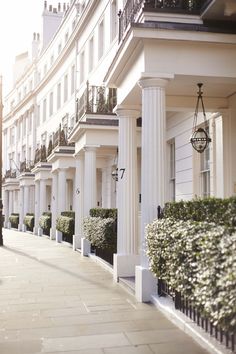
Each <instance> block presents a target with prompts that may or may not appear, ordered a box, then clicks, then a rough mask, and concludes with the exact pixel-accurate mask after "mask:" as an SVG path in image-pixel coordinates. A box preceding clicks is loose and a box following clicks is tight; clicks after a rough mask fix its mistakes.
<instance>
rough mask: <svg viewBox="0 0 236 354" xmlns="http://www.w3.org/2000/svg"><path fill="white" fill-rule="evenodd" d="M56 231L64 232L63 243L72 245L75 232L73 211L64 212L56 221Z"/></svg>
mask: <svg viewBox="0 0 236 354" xmlns="http://www.w3.org/2000/svg"><path fill="white" fill-rule="evenodd" d="M56 229H57V230H58V231H60V232H62V239H63V241H66V242H70V243H72V242H73V235H74V230H75V213H74V212H73V211H63V212H62V213H61V216H59V217H58V218H57V220H56Z"/></svg>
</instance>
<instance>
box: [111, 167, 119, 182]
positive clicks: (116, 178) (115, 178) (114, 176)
mask: <svg viewBox="0 0 236 354" xmlns="http://www.w3.org/2000/svg"><path fill="white" fill-rule="evenodd" d="M111 177H112V178H113V179H114V181H116V182H117V181H118V168H116V169H114V170H113V171H112V173H111Z"/></svg>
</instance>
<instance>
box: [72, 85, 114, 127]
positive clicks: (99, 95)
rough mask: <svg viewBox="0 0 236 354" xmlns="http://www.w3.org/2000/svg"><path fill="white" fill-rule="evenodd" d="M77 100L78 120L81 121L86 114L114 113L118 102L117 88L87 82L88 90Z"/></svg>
mask: <svg viewBox="0 0 236 354" xmlns="http://www.w3.org/2000/svg"><path fill="white" fill-rule="evenodd" d="M76 102H77V105H76V122H78V121H80V120H81V119H82V117H83V116H84V115H85V114H102V115H104V114H113V109H114V107H115V106H116V103H117V95H116V89H115V88H106V87H104V86H90V85H89V83H88V82H87V87H86V90H85V91H84V93H83V94H82V96H81V97H79V98H77V100H76Z"/></svg>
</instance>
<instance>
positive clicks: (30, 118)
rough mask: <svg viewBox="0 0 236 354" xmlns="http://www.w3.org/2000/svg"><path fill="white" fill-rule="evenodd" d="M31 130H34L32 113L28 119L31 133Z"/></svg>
mask: <svg viewBox="0 0 236 354" xmlns="http://www.w3.org/2000/svg"><path fill="white" fill-rule="evenodd" d="M31 130H32V113H30V114H29V117H28V131H29V132H31Z"/></svg>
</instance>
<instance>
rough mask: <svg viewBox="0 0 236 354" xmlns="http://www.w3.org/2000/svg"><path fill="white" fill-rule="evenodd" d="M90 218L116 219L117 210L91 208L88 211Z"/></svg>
mask: <svg viewBox="0 0 236 354" xmlns="http://www.w3.org/2000/svg"><path fill="white" fill-rule="evenodd" d="M89 214H90V216H92V217H95V218H98V217H100V218H102V219H106V218H113V219H117V209H109V208H93V209H90V212H89Z"/></svg>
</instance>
